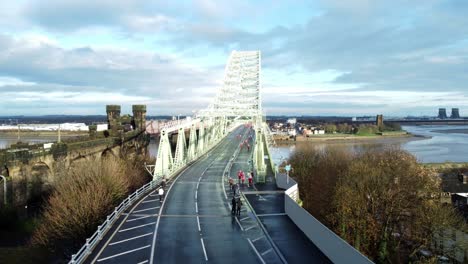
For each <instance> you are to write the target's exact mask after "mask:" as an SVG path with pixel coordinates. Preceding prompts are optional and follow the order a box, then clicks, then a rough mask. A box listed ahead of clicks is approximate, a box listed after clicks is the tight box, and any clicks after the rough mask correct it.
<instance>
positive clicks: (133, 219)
mask: <svg viewBox="0 0 468 264" xmlns="http://www.w3.org/2000/svg"><path fill="white" fill-rule="evenodd" d="M152 216H156V215H146V216H142V217H137V218H132V219H130V220H127V222H133V221H137V220H140V219H144V218H148V217H152Z"/></svg>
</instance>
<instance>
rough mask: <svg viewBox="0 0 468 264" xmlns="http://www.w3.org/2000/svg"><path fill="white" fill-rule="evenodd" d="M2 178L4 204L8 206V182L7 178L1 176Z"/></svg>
mask: <svg viewBox="0 0 468 264" xmlns="http://www.w3.org/2000/svg"><path fill="white" fill-rule="evenodd" d="M0 178H2V179H3V203H4V204H5V205H6V204H7V182H6V178H5V176H3V175H0Z"/></svg>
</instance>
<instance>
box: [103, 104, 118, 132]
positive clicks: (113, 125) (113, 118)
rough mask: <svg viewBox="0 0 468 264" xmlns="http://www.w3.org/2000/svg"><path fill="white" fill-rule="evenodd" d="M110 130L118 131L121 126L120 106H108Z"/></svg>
mask: <svg viewBox="0 0 468 264" xmlns="http://www.w3.org/2000/svg"><path fill="white" fill-rule="evenodd" d="M106 112H107V124H108V125H109V130H112V131H114V132H115V131H117V130H118V128H119V126H120V105H106Z"/></svg>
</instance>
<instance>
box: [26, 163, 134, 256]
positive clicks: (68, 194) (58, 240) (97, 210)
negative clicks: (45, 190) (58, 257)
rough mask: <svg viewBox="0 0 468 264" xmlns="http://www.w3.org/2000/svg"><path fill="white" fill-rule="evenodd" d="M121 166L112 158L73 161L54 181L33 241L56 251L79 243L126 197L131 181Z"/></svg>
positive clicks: (121, 164) (71, 247)
mask: <svg viewBox="0 0 468 264" xmlns="http://www.w3.org/2000/svg"><path fill="white" fill-rule="evenodd" d="M123 165H124V163H123V162H122V161H120V160H117V159H115V158H114V159H111V158H108V159H104V160H103V161H99V160H91V161H77V162H76V163H74V164H73V165H72V166H71V167H70V169H69V170H68V172H67V173H65V175H64V176H63V177H62V178H60V179H59V180H58V181H57V182H56V184H55V188H54V191H53V192H52V194H51V196H50V197H49V199H48V201H47V204H46V206H45V210H44V214H43V217H42V221H41V224H40V225H39V227H38V228H37V229H36V231H35V233H34V235H33V243H36V244H39V245H45V246H47V247H49V248H53V249H58V250H66V249H72V250H73V249H74V248H76V246H78V245H80V244H82V243H83V241H84V239H85V238H86V237H88V236H89V235H90V234H92V233H93V232H94V231H95V230H96V227H97V226H98V225H99V224H101V223H102V222H103V220H105V217H106V215H108V214H109V213H110V212H111V211H112V210H113V208H114V207H115V206H116V205H117V204H118V203H119V202H120V201H121V200H122V199H123V198H124V197H125V196H126V194H127V191H128V189H129V186H130V185H131V184H130V179H129V177H127V175H126V173H125V171H126V170H125V167H124V166H123ZM64 253H65V252H64Z"/></svg>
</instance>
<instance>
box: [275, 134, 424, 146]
mask: <svg viewBox="0 0 468 264" xmlns="http://www.w3.org/2000/svg"><path fill="white" fill-rule="evenodd" d="M427 138H430V137H425V136H420V135H413V134H410V133H407V134H392V135H372V136H357V135H351V134H349V135H339V136H334V135H329V136H311V137H304V136H297V137H296V140H294V139H289V138H288V139H285V138H275V141H276V142H278V143H285V144H294V143H296V142H322V143H323V142H348V141H359V142H363V141H367V140H369V141H375V140H379V139H409V140H418V139H427Z"/></svg>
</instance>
